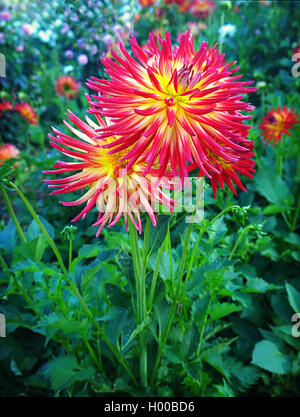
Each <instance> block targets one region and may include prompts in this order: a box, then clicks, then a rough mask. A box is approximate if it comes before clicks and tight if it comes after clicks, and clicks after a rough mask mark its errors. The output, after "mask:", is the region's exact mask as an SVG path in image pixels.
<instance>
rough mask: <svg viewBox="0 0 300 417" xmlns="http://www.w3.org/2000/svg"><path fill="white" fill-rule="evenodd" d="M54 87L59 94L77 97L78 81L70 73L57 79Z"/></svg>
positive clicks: (69, 97) (68, 97)
mask: <svg viewBox="0 0 300 417" xmlns="http://www.w3.org/2000/svg"><path fill="white" fill-rule="evenodd" d="M55 89H56V91H57V93H58V94H59V95H61V96H63V97H66V98H67V99H71V98H75V97H77V95H78V93H79V83H78V82H77V81H76V80H75V78H73V77H71V75H62V76H61V77H59V78H58V79H57V81H56V85H55Z"/></svg>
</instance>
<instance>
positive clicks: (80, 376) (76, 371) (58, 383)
mask: <svg viewBox="0 0 300 417" xmlns="http://www.w3.org/2000/svg"><path fill="white" fill-rule="evenodd" d="M44 372H45V374H46V375H47V376H49V378H50V381H51V386H52V388H53V389H54V390H55V391H58V390H62V389H66V388H70V387H71V386H72V384H73V383H74V382H76V381H85V380H89V379H91V378H92V376H93V375H94V374H95V370H94V368H92V367H88V368H86V369H83V368H81V367H80V366H79V365H78V362H77V359H76V358H75V356H71V355H65V356H60V357H58V358H56V359H54V360H53V361H51V362H50V363H49V364H48V366H47V368H46V370H45V371H44Z"/></svg>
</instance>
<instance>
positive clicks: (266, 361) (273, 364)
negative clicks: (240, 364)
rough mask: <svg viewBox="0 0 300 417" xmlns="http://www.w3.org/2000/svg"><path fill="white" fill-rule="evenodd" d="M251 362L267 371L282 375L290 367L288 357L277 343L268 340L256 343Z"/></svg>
mask: <svg viewBox="0 0 300 417" xmlns="http://www.w3.org/2000/svg"><path fill="white" fill-rule="evenodd" d="M252 363H253V364H254V365H256V366H258V367H260V368H263V369H266V370H267V371H269V372H273V373H276V374H280V375H284V374H287V373H288V372H289V371H290V369H291V361H290V358H289V357H288V356H287V355H285V354H284V353H282V352H281V351H280V350H279V348H278V347H277V345H276V344H275V343H273V342H271V341H270V340H262V341H261V342H258V343H256V345H255V348H254V351H253V354H252Z"/></svg>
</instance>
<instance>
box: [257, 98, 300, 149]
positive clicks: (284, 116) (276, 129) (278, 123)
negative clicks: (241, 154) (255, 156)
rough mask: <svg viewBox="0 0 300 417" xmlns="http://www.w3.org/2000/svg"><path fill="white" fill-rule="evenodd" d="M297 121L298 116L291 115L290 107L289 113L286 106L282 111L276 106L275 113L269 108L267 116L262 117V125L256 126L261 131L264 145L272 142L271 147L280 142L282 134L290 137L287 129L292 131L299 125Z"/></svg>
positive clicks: (295, 114)
mask: <svg viewBox="0 0 300 417" xmlns="http://www.w3.org/2000/svg"><path fill="white" fill-rule="evenodd" d="M297 119H298V114H297V113H293V108H292V107H291V109H290V110H289V111H288V110H287V107H286V106H284V107H283V108H282V109H281V108H280V107H279V106H278V107H277V110H276V111H275V110H274V109H272V108H271V110H270V111H269V112H268V114H267V116H263V117H262V123H260V124H259V126H258V127H259V128H260V130H261V131H262V135H263V140H265V141H266V145H267V144H268V143H269V142H271V141H273V146H275V144H276V142H281V139H282V135H283V134H284V133H285V134H286V135H288V136H291V133H290V132H289V131H288V129H293V128H294V127H295V125H296V124H297V123H299V121H298V120H297Z"/></svg>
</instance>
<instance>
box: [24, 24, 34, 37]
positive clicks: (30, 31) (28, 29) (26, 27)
mask: <svg viewBox="0 0 300 417" xmlns="http://www.w3.org/2000/svg"><path fill="white" fill-rule="evenodd" d="M22 30H23V32H24V33H25V34H26V35H29V36H31V35H32V34H33V33H34V32H35V28H34V26H32V25H31V24H30V23H24V25H22Z"/></svg>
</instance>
